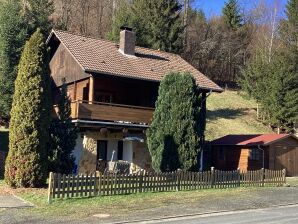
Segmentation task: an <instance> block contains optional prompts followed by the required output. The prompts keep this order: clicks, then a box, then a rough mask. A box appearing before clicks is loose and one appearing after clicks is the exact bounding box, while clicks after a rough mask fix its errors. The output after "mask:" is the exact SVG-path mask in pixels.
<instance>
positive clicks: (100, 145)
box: [97, 140, 108, 161]
mask: <svg viewBox="0 0 298 224" xmlns="http://www.w3.org/2000/svg"><path fill="white" fill-rule="evenodd" d="M107 154H108V141H103V140H98V141H97V161H98V160H105V161H106V160H107Z"/></svg>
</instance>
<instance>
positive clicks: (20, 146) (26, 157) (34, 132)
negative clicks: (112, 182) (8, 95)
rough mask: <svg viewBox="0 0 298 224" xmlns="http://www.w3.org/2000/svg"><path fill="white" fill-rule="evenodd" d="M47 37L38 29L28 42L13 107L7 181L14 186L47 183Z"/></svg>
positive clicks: (34, 185) (31, 185) (48, 103)
mask: <svg viewBox="0 0 298 224" xmlns="http://www.w3.org/2000/svg"><path fill="white" fill-rule="evenodd" d="M47 65H48V60H47V51H46V45H45V39H44V37H43V35H42V33H41V31H40V30H39V29H38V30H37V31H36V32H35V33H34V34H33V35H32V37H31V38H30V40H29V41H27V42H26V45H25V48H24V51H23V53H22V57H21V60H20V64H19V68H18V76H17V79H16V82H15V93H14V95H13V103H12V109H11V121H10V131H9V152H8V157H7V159H6V164H5V180H6V182H7V183H8V184H9V185H10V186H13V187H38V186H41V185H43V184H44V183H45V180H46V170H47V162H46V161H47V157H46V145H47V143H48V129H49V121H50V106H51V104H50V99H49V96H50V92H49V91H50V86H49V85H50V81H49V69H48V66H47Z"/></svg>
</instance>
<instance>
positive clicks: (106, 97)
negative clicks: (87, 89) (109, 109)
mask: <svg viewBox="0 0 298 224" xmlns="http://www.w3.org/2000/svg"><path fill="white" fill-rule="evenodd" d="M94 100H95V101H97V102H104V103H112V94H111V93H105V92H95V93H94Z"/></svg>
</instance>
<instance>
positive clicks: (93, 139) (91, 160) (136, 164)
mask: <svg viewBox="0 0 298 224" xmlns="http://www.w3.org/2000/svg"><path fill="white" fill-rule="evenodd" d="M82 135H83V136H84V137H83V144H82V145H83V149H82V152H81V156H80V159H79V168H78V172H79V173H90V172H94V171H95V170H96V163H97V161H96V160H97V140H121V139H123V133H122V132H119V133H101V132H100V131H98V132H85V133H83V134H82ZM132 148H133V162H132V165H131V172H137V171H139V170H142V169H143V170H148V171H151V156H150V153H149V150H148V148H147V146H146V143H142V142H136V141H133V142H132Z"/></svg>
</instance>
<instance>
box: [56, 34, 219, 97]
mask: <svg viewBox="0 0 298 224" xmlns="http://www.w3.org/2000/svg"><path fill="white" fill-rule="evenodd" d="M53 34H55V35H56V37H57V38H58V39H59V40H60V41H61V42H62V44H63V45H64V46H65V47H66V48H67V49H68V50H69V52H70V53H71V54H72V55H73V57H74V58H75V59H76V60H77V62H78V63H79V64H80V66H81V67H82V68H83V69H84V70H85V71H86V72H96V73H105V74H110V75H117V76H124V77H130V78H138V79H145V80H152V81H160V80H161V79H162V78H163V77H164V75H165V74H167V73H168V72H170V71H177V72H190V73H191V74H192V75H193V76H194V78H195V79H196V83H197V85H198V86H199V87H200V88H202V89H208V90H213V91H217V92H221V91H222V89H221V88H220V87H219V86H218V85H217V84H215V83H214V82H212V81H211V80H210V79H209V78H207V77H206V76H205V75H203V74H202V73H201V72H199V71H198V70H197V69H195V68H194V67H193V66H192V65H190V64H189V63H187V62H186V61H185V60H184V59H182V58H181V57H180V56H179V55H176V54H172V53H167V52H163V51H157V50H152V49H148V48H142V47H136V50H135V51H136V55H135V56H128V55H123V54H122V53H121V52H119V50H118V48H119V47H118V45H117V44H116V43H114V42H111V41H107V40H102V39H96V38H91V37H85V36H80V35H75V34H71V33H68V32H65V31H60V30H53V31H52V34H51V35H50V37H51V36H52V35H53Z"/></svg>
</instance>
